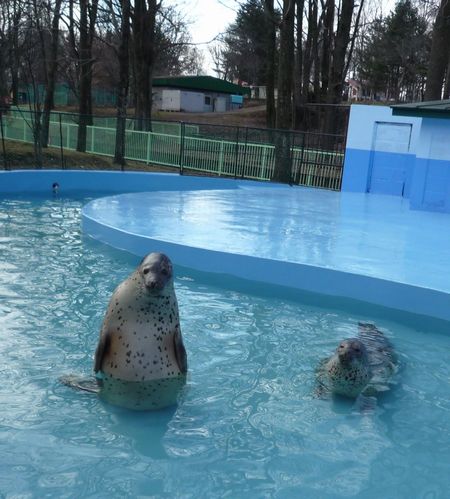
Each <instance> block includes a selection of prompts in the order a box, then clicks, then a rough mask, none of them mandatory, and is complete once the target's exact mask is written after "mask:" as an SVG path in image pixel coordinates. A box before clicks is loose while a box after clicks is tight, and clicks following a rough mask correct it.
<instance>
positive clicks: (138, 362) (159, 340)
mask: <svg viewBox="0 0 450 499" xmlns="http://www.w3.org/2000/svg"><path fill="white" fill-rule="evenodd" d="M94 372H95V374H96V378H97V383H98V390H95V391H98V393H99V395H100V397H101V398H102V399H104V400H106V401H107V402H110V403H112V404H115V405H119V406H123V407H127V408H130V409H137V410H148V409H160V408H162V407H166V406H168V405H172V404H174V403H175V402H176V399H177V396H178V393H179V390H180V388H181V387H182V386H183V385H184V384H185V381H186V373H187V356H186V350H185V347H184V345H183V339H182V336H181V329H180V320H179V313H178V303H177V299H176V295H175V290H174V287H173V270H172V264H171V262H170V260H169V258H168V257H167V256H166V255H164V254H162V253H150V254H149V255H147V256H146V257H145V258H144V259H143V260H142V261H141V263H140V265H139V266H138V268H137V269H136V270H135V271H134V272H133V273H132V274H131V275H130V276H129V277H128V278H127V279H125V280H124V281H123V282H122V283H121V284H119V286H118V287H117V288H116V290H115V291H114V293H113V294H112V296H111V299H110V302H109V305H108V308H107V311H106V314H105V318H104V320H103V325H102V327H101V330H100V338H99V342H98V345H97V349H96V351H95V362H94ZM63 382H65V383H66V384H69V385H71V386H76V387H77V388H81V389H85V390H87V391H93V390H91V389H90V387H89V386H88V385H87V384H83V383H79V382H76V381H74V379H71V378H70V377H68V378H66V379H63Z"/></svg>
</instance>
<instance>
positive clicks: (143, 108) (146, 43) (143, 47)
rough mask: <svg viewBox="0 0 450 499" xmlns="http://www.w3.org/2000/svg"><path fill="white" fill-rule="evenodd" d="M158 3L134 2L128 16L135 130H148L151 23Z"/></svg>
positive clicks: (152, 54)
mask: <svg viewBox="0 0 450 499" xmlns="http://www.w3.org/2000/svg"><path fill="white" fill-rule="evenodd" d="M161 3H162V0H161V1H159V2H158V1H157V0H135V2H134V10H133V11H132V14H131V26H132V34H133V51H134V68H135V92H136V109H135V119H136V126H137V129H138V130H151V117H152V78H153V68H154V63H155V22H156V15H157V13H158V11H159V10H160V8H161Z"/></svg>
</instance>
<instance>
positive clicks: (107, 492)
mask: <svg viewBox="0 0 450 499" xmlns="http://www.w3.org/2000/svg"><path fill="white" fill-rule="evenodd" d="M87 201H89V198H86V197H75V196H67V197H66V196H61V197H59V198H52V197H51V196H40V197H39V196H38V197H33V196H27V197H18V196H13V197H12V196H9V197H4V199H2V201H0V222H1V225H0V227H1V229H0V230H1V232H0V253H1V254H2V259H1V262H0V265H1V267H0V296H1V300H0V315H1V317H2V320H1V323H0V324H1V325H0V330H1V333H2V342H1V344H0V352H1V356H2V360H3V362H2V369H1V371H0V376H1V383H0V397H1V401H2V409H3V410H2V412H1V416H0V421H1V432H2V433H1V450H2V452H1V454H0V493H2V494H3V495H5V496H8V495H10V496H14V495H15V496H30V497H43V496H50V497H90V496H92V497H137V496H144V497H146V496H152V497H168V496H170V497H241V496H243V495H244V494H245V495H247V496H248V497H257V498H259V497H283V498H285V497H299V496H304V497H358V496H359V497H369V498H370V497H396V498H397V497H444V496H445V494H446V492H447V490H448V487H449V486H450V478H449V476H448V465H449V463H450V450H449V448H448V440H449V435H450V418H449V412H450V401H449V398H448V390H449V384H450V367H449V366H450V362H449V361H450V348H449V347H450V338H449V336H448V335H447V334H440V333H434V332H432V331H430V330H429V329H427V328H426V327H425V328H422V327H411V326H407V325H405V324H407V323H408V320H407V319H408V316H406V315H405V316H404V319H405V320H404V321H403V320H401V318H402V317H401V316H400V320H398V321H392V320H390V319H386V318H383V317H382V314H381V315H380V314H379V311H375V312H374V310H373V309H372V307H370V306H364V305H361V304H359V305H358V307H356V308H354V309H346V308H338V307H333V306H328V307H327V308H326V309H325V308H321V307H319V306H315V305H312V304H310V303H314V300H311V302H310V303H309V302H308V301H307V300H306V301H299V300H298V299H297V297H296V295H295V293H292V295H290V293H289V292H288V291H286V292H285V293H284V294H281V295H280V296H278V297H277V296H271V295H270V294H269V295H268V294H267V292H266V290H261V289H260V285H258V284H255V283H253V284H252V283H250V282H247V283H243V282H241V281H239V280H235V281H234V280H232V279H229V280H228V281H227V286H226V287H218V286H217V285H216V284H211V282H213V280H212V279H211V280H208V276H206V275H205V274H199V273H197V272H195V271H191V270H188V269H186V268H183V267H179V266H178V267H176V281H175V286H176V291H177V296H178V300H179V307H180V314H181V321H182V322H181V325H182V329H183V335H184V338H185V344H186V348H187V350H188V354H189V362H190V372H189V378H188V383H187V386H186V390H185V391H184V392H183V394H182V397H181V400H180V403H179V405H178V406H177V407H176V408H174V409H171V410H166V411H162V412H157V413H146V414H137V413H132V412H129V411H125V410H120V409H116V408H113V407H111V406H108V405H106V404H104V403H102V402H100V401H99V400H98V399H97V398H96V397H95V396H94V397H93V396H89V395H87V394H82V393H79V392H74V391H71V390H70V389H68V388H66V387H64V386H61V385H60V384H59V383H58V376H59V375H60V374H63V373H70V372H75V373H84V374H87V373H89V372H90V371H91V367H92V355H93V351H94V348H95V345H96V342H97V337H98V330H99V327H100V323H101V320H102V317H103V313H104V310H105V307H106V303H107V302H108V300H109V296H110V294H111V292H112V290H113V288H114V287H115V285H116V284H117V283H118V282H120V281H121V280H122V279H123V278H124V277H125V276H126V275H128V274H129V272H131V271H132V270H133V269H134V267H135V265H136V264H137V262H138V260H139V258H137V257H133V256H131V255H129V254H127V253H125V252H120V251H118V250H115V249H112V248H110V247H107V246H105V245H102V244H100V243H98V242H96V241H93V240H92V239H90V238H86V237H84V236H83V234H82V232H81V229H80V218H81V209H82V206H84V205H85V204H86V202H87ZM216 282H217V279H215V280H214V283H216ZM386 315H387V316H388V314H386ZM360 320H363V321H375V322H376V323H377V325H378V327H379V328H380V329H382V330H383V331H384V332H385V333H386V334H387V335H388V336H389V338H390V339H391V340H392V341H393V343H394V345H395V347H396V349H397V352H398V353H399V356H400V363H401V369H400V372H399V373H398V375H397V377H396V385H395V387H394V389H393V390H392V391H391V392H389V393H387V394H386V395H385V396H384V397H382V398H381V399H380V400H379V401H378V403H377V406H376V407H375V408H374V409H373V410H370V411H360V410H359V408H358V407H353V406H352V405H350V404H346V403H343V402H342V401H341V402H335V403H332V402H330V401H323V400H319V399H316V398H314V397H313V390H314V369H315V366H316V364H317V362H318V361H319V360H320V359H321V358H323V357H324V356H326V355H328V354H329V353H330V351H331V350H332V349H334V347H335V346H336V343H337V341H339V340H340V339H341V338H342V337H347V336H352V335H354V334H355V332H356V326H357V322H358V321H360Z"/></svg>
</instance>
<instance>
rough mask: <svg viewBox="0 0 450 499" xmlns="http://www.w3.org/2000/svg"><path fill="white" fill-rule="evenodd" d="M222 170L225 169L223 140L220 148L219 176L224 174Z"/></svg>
mask: <svg viewBox="0 0 450 499" xmlns="http://www.w3.org/2000/svg"><path fill="white" fill-rule="evenodd" d="M222 171H223V140H222V141H221V142H220V149H219V171H218V173H219V177H221V176H222Z"/></svg>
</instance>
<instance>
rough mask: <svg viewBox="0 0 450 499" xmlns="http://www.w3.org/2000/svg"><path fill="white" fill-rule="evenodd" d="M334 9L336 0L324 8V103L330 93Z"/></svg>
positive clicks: (330, 0) (321, 66)
mask: <svg viewBox="0 0 450 499" xmlns="http://www.w3.org/2000/svg"><path fill="white" fill-rule="evenodd" d="M334 9H335V2H334V0H327V2H326V4H325V7H324V18H323V37H322V53H321V60H320V71H321V75H322V85H321V89H320V96H321V101H322V102H323V101H325V100H326V96H327V93H328V82H329V77H330V68H331V50H332V45H333V30H334Z"/></svg>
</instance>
